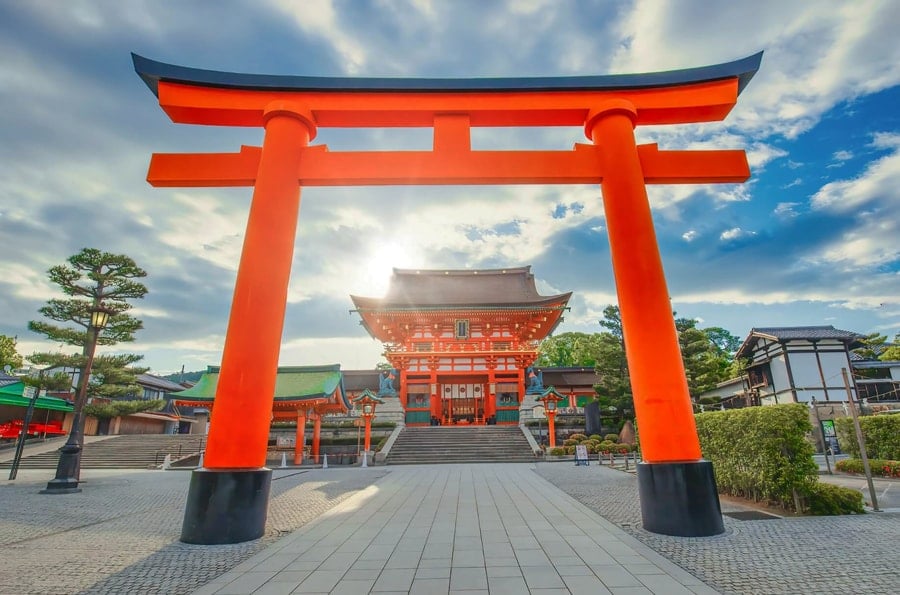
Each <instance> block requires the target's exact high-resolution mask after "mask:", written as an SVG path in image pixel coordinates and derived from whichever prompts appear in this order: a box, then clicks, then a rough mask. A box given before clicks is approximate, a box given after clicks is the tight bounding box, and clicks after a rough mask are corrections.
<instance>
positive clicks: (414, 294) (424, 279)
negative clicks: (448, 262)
mask: <svg viewBox="0 0 900 595" xmlns="http://www.w3.org/2000/svg"><path fill="white" fill-rule="evenodd" d="M571 295H572V294H571V293H565V294H560V295H554V296H542V295H540V294H538V292H537V288H536V287H535V284H534V275H533V274H532V273H531V267H530V266H527V267H518V268H508V269H472V270H412V269H409V270H407V269H394V274H393V276H392V277H391V282H390V287H389V288H388V291H387V294H386V295H385V296H384V297H383V298H371V297H360V296H350V298H351V299H352V300H353V303H354V304H355V305H356V307H357V308H359V309H384V308H388V309H389V308H411V307H434V306H447V307H460V306H466V307H472V306H507V307H509V306H542V305H550V304H552V303H555V302H560V301H563V302H567V301H568V300H569V297H571Z"/></svg>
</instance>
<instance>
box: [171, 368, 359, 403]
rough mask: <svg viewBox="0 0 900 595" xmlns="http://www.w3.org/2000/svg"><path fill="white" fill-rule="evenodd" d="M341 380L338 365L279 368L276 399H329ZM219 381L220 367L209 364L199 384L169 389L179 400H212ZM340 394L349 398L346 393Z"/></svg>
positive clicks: (173, 396) (172, 395)
mask: <svg viewBox="0 0 900 595" xmlns="http://www.w3.org/2000/svg"><path fill="white" fill-rule="evenodd" d="M341 379H342V375H341V370H340V366H339V365H337V364H336V365H333V366H292V367H284V368H278V376H277V378H276V380H275V401H276V402H277V401H298V400H306V399H316V398H322V397H325V398H328V397H331V396H333V395H334V393H335V392H336V391H337V390H338V389H339V388H340V387H341ZM218 383H219V366H210V367H209V369H208V371H207V372H206V373H205V374H204V375H203V376H201V377H200V380H199V381H198V382H197V384H195V385H194V386H192V387H191V388H189V389H186V390H181V391H177V392H176V391H173V392H170V393H169V395H170V396H171V397H172V398H174V399H176V400H182V399H183V400H189V401H209V402H212V401H213V399H214V398H215V396H216V386H217V385H218ZM179 388H181V387H179ZM342 392H343V391H342ZM341 396H342V397H344V398H345V400H346V396H345V395H343V394H342V395H341Z"/></svg>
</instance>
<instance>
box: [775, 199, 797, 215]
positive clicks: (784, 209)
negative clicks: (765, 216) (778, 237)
mask: <svg viewBox="0 0 900 595" xmlns="http://www.w3.org/2000/svg"><path fill="white" fill-rule="evenodd" d="M799 205H800V203H799V202H780V203H778V204H777V205H776V206H775V209H774V210H773V211H772V213H773V214H774V215H775V216H776V217H796V216H797V211H796V210H795V209H796V207H798V206H799Z"/></svg>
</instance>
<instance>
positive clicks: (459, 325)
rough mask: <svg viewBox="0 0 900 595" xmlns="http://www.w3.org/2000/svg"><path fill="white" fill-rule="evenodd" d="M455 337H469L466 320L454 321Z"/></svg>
mask: <svg viewBox="0 0 900 595" xmlns="http://www.w3.org/2000/svg"><path fill="white" fill-rule="evenodd" d="M456 338H457V339H468V338H469V321H468V320H457V321H456Z"/></svg>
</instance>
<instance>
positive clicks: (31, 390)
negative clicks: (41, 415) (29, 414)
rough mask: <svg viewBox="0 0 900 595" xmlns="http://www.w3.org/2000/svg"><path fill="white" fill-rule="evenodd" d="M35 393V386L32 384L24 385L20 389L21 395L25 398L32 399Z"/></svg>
mask: <svg viewBox="0 0 900 595" xmlns="http://www.w3.org/2000/svg"><path fill="white" fill-rule="evenodd" d="M35 395H37V388H36V387H34V386H26V387H25V388H24V389H22V396H23V397H25V398H26V399H33V398H34V397H35Z"/></svg>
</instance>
